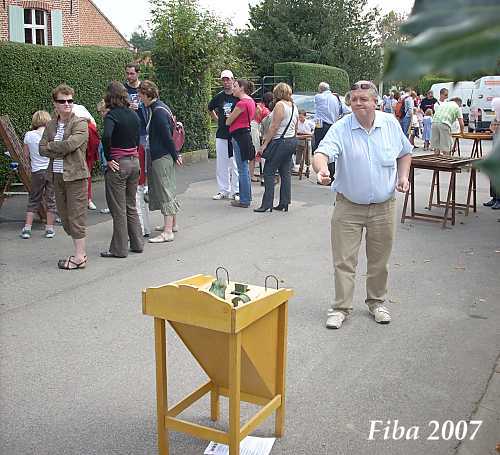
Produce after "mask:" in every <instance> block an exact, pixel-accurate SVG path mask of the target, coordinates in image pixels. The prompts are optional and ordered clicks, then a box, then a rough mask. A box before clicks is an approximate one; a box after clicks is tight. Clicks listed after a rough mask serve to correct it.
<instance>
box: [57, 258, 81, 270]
mask: <svg viewBox="0 0 500 455" xmlns="http://www.w3.org/2000/svg"><path fill="white" fill-rule="evenodd" d="M72 259H75V256H68V257H67V258H66V259H59V261H58V263H57V267H59V268H60V269H62V270H78V269H84V268H85V266H86V265H87V256H85V257H84V259H83V261H82V262H79V263H78V262H75V261H73V260H72ZM70 264H73V266H71V265H70Z"/></svg>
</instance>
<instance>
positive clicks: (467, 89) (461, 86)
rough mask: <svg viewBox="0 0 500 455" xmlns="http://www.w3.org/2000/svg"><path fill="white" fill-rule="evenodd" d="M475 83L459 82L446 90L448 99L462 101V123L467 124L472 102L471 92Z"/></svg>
mask: <svg viewBox="0 0 500 455" xmlns="http://www.w3.org/2000/svg"><path fill="white" fill-rule="evenodd" d="M475 85H476V84H475V82H473V81H460V82H457V83H456V84H454V85H452V86H451V88H450V89H449V90H448V99H449V100H450V99H452V98H456V97H458V98H460V99H461V100H462V114H463V116H464V123H465V124H466V125H467V124H468V123H469V116H470V107H469V106H470V104H471V101H472V92H473V91H474V87H475Z"/></svg>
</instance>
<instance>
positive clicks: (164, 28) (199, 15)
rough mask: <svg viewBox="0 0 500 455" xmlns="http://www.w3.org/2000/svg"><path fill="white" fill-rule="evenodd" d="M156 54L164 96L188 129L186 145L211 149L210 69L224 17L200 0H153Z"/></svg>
mask: <svg viewBox="0 0 500 455" xmlns="http://www.w3.org/2000/svg"><path fill="white" fill-rule="evenodd" d="M151 4H152V11H151V13H152V24H153V35H154V38H155V41H156V45H155V48H154V50H153V53H152V57H153V63H154V66H155V73H156V79H157V81H158V85H159V87H160V91H161V98H162V99H163V100H164V101H167V102H168V103H169V104H170V105H171V106H172V108H173V109H174V111H175V114H176V116H177V117H178V119H179V120H180V121H182V122H183V123H184V125H185V127H186V147H187V149H191V150H194V149H196V148H207V147H208V143H209V137H210V118H209V115H208V110H207V105H208V101H209V97H210V80H211V69H212V66H213V64H214V62H215V59H216V54H217V47H218V43H219V30H221V27H222V25H221V22H220V20H219V19H218V18H217V17H215V16H213V15H212V14H210V13H208V12H205V11H202V10H201V9H200V8H199V5H198V3H197V1H196V0H152V1H151Z"/></svg>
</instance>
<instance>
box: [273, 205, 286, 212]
mask: <svg viewBox="0 0 500 455" xmlns="http://www.w3.org/2000/svg"><path fill="white" fill-rule="evenodd" d="M274 210H279V211H280V212H288V205H277V206H276V207H274Z"/></svg>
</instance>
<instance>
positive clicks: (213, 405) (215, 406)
mask: <svg viewBox="0 0 500 455" xmlns="http://www.w3.org/2000/svg"><path fill="white" fill-rule="evenodd" d="M219 417H220V399H219V390H218V389H217V386H216V385H215V384H213V383H212V390H210V418H211V419H212V421H214V422H215V421H217V420H219Z"/></svg>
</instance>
